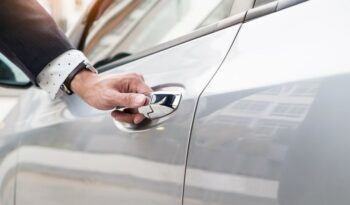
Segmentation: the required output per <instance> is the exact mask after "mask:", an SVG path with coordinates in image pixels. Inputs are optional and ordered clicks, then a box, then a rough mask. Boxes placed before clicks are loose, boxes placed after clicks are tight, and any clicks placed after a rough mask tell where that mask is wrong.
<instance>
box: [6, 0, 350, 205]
mask: <svg viewBox="0 0 350 205" xmlns="http://www.w3.org/2000/svg"><path fill="white" fill-rule="evenodd" d="M284 2H287V1H285V0H284V1H281V2H280V4H279V5H277V4H276V5H277V6H283V4H284ZM277 8H278V7H277ZM349 9H350V2H349V1H347V0H335V1H332V2H330V1H327V0H310V1H306V2H303V3H300V4H298V5H295V6H293V7H289V8H286V9H283V10H279V11H277V12H272V13H270V14H268V15H265V16H261V17H259V18H255V19H251V20H249V21H247V22H244V23H240V22H239V21H238V23H234V24H232V25H230V26H226V27H223V28H222V29H214V30H211V31H212V32H208V34H204V35H197V34H198V33H200V32H202V31H199V32H196V33H195V34H194V36H195V38H190V37H191V36H190V37H185V38H183V39H185V41H184V40H182V41H178V42H181V43H178V44H176V41H175V43H173V44H171V46H164V45H163V47H162V46H160V47H159V48H160V49H159V48H158V50H151V51H149V52H148V53H147V52H146V54H147V55H145V53H144V54H142V55H141V54H140V55H136V57H132V56H131V57H130V59H129V60H128V59H126V60H122V61H121V62H120V63H119V62H116V63H115V64H112V65H111V66H109V67H108V69H106V70H108V71H106V72H104V73H103V74H102V75H106V74H109V73H121V72H139V73H142V74H143V75H144V76H145V79H146V81H147V83H149V84H150V85H151V86H152V87H154V88H155V89H156V90H164V91H172V90H176V91H180V92H182V100H181V102H180V106H179V108H178V110H176V111H175V112H174V113H173V114H171V115H169V116H166V117H164V118H160V119H158V120H155V121H152V122H146V123H144V124H142V125H140V126H137V127H130V126H128V125H125V124H121V123H119V122H115V121H113V120H112V119H111V118H110V115H109V112H102V111H98V110H94V109H92V108H90V107H88V106H87V105H85V104H84V103H83V102H82V101H81V100H80V99H78V98H77V97H74V96H73V97H66V98H64V99H58V100H55V101H51V100H50V99H49V97H48V95H47V94H46V93H45V92H44V91H41V90H39V89H37V88H30V89H29V90H28V91H27V92H26V94H25V95H24V96H23V97H22V98H21V99H20V101H19V103H18V104H17V105H16V107H15V108H14V109H13V110H12V111H11V113H10V115H9V116H8V117H7V119H5V125H4V127H3V128H1V130H0V136H1V137H0V140H1V144H0V145H1V149H0V150H1V152H0V163H1V164H0V180H1V181H0V182H1V183H0V184H1V186H0V196H1V198H0V204H5V205H7V204H9V205H10V204H11V205H12V204H16V205H22V204H38V205H39V204H45V205H47V204H75V205H76V204H118V203H119V204H130V205H133V204H152V205H157V204H162V205H164V204H177V205H180V204H184V205H197V204H203V205H204V204H239V205H256V204H259V205H261V204H266V205H275V204H281V205H289V204H291V205H295V204H300V205H320V204H327V205H328V204H336V205H338V204H339V205H340V204H344V205H345V204H349V202H350V195H349V194H348V192H349V184H350V166H349V164H350V163H349V162H350V151H349V150H350V149H349V147H350V146H349V145H350V138H349V133H350V126H349V125H348V116H349V115H350V106H349V105H350V95H348V94H347V93H346V87H348V86H350V77H349V72H350V64H349V60H348V59H349V54H348V50H349V49H348V48H350V40H349V36H350V27H349V26H348V25H349V23H350V13H349V12H348V11H349ZM249 16H252V15H249V12H248V15H247V17H249ZM243 17H244V15H243ZM234 18H236V17H233V18H232V19H234ZM240 18H241V17H238V19H240ZM232 19H231V20H229V21H227V20H224V21H222V22H219V23H218V24H216V26H215V28H220V26H222V25H227V22H236V21H233V20H232ZM211 28H213V27H209V30H210V29H211ZM207 30H208V28H206V30H204V31H207ZM192 36H193V35H192ZM196 36H197V37H196ZM186 39H187V40H186ZM113 66H115V67H113Z"/></svg>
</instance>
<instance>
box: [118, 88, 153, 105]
mask: <svg viewBox="0 0 350 205" xmlns="http://www.w3.org/2000/svg"><path fill="white" fill-rule="evenodd" d="M147 102H148V97H147V96H145V95H144V94H136V93H118V92H116V94H115V96H114V98H113V104H114V106H115V107H117V106H122V107H128V108H138V107H141V106H144V105H146V104H147Z"/></svg>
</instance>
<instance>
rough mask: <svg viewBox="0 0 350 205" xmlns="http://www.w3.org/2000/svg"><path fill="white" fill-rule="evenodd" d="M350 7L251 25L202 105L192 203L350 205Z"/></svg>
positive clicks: (327, 7) (191, 172)
mask: <svg viewBox="0 0 350 205" xmlns="http://www.w3.org/2000/svg"><path fill="white" fill-rule="evenodd" d="M285 2H286V1H284V3H285ZM284 3H283V4H282V3H281V4H280V6H282V5H285V4H284ZM349 9H350V4H349V2H348V1H346V0H339V1H332V2H331V1H327V0H319V1H306V2H304V3H301V4H298V5H295V6H293V7H290V8H287V9H284V10H281V11H278V12H276V13H273V14H270V15H267V16H264V17H261V18H258V19H255V20H252V21H248V22H246V23H244V24H243V25H242V29H241V31H240V33H239V34H238V36H237V39H236V41H235V43H234V45H233V47H232V49H231V50H230V52H229V54H228V56H227V58H226V59H225V61H224V63H223V65H222V66H221V68H220V69H219V70H218V72H217V74H216V75H215V77H214V78H213V80H212V81H211V82H210V83H209V85H208V87H207V88H206V89H205V91H204V92H203V94H202V95H201V97H200V100H199V104H198V108H197V112H196V116H195V122H194V126H193V132H192V137H191V140H190V148H189V155H188V166H187V171H186V182H185V195H184V204H185V205H192V204H196V205H198V204H202V205H204V204H239V205H257V204H259V205H262V204H264V205H276V204H280V205H296V204H298V205H320V204H336V205H340V204H341V205H343V204H344V205H345V204H348V203H349V201H350V198H349V194H348V193H349V183H350V174H349V173H350V166H349V162H350V158H349V156H350V155H349V146H350V140H349V133H350V129H349V123H348V122H349V115H350V106H349V105H350V98H349V94H348V92H347V88H348V87H349V82H350V65H349V60H348V59H349V52H348V48H349V47H350V41H349V38H348V37H349V35H350V29H349V27H348V26H345V25H348V24H349V20H350V18H349V12H348V10H349ZM327 12H330V13H328V15H325V13H327Z"/></svg>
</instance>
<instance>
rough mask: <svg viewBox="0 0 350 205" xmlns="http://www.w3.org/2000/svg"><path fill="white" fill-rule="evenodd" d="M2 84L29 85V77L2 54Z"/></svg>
mask: <svg viewBox="0 0 350 205" xmlns="http://www.w3.org/2000/svg"><path fill="white" fill-rule="evenodd" d="M0 83H1V84H7V85H27V84H28V83H29V79H28V77H27V76H26V75H25V74H24V73H23V72H22V70H20V69H19V68H18V67H17V66H16V65H14V64H13V63H12V62H11V61H10V60H8V59H7V58H6V57H5V56H4V55H3V54H1V53H0Z"/></svg>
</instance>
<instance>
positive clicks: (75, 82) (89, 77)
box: [69, 69, 98, 96]
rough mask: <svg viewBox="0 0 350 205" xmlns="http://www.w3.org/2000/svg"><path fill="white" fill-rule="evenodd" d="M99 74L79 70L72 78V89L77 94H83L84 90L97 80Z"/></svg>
mask: <svg viewBox="0 0 350 205" xmlns="http://www.w3.org/2000/svg"><path fill="white" fill-rule="evenodd" d="M97 76H98V75H97V74H96V73H94V72H92V71H90V70H87V69H83V70H81V71H79V72H78V73H77V74H76V75H75V76H74V78H73V79H72V81H71V83H70V85H69V86H70V89H71V90H72V91H73V92H74V93H76V94H77V95H79V96H82V95H83V92H84V91H86V90H88V88H87V87H88V86H89V85H90V84H92V83H93V82H94V81H96V79H97Z"/></svg>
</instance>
